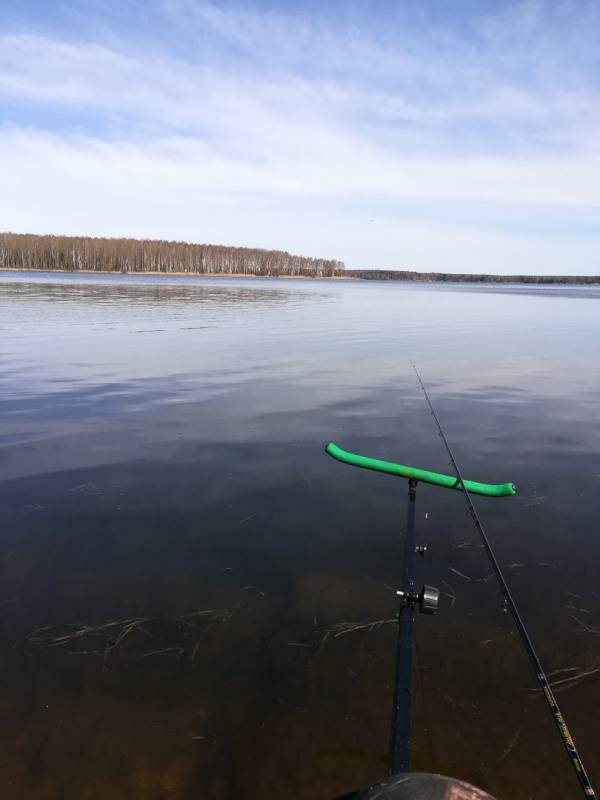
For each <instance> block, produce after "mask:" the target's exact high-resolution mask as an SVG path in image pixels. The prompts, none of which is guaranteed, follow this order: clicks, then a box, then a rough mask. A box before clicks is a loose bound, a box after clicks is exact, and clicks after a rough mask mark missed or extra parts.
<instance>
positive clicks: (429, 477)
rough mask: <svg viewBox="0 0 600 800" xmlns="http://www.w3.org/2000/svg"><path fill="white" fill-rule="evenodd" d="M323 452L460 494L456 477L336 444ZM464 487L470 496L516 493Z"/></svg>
mask: <svg viewBox="0 0 600 800" xmlns="http://www.w3.org/2000/svg"><path fill="white" fill-rule="evenodd" d="M325 452H326V453H327V454H328V455H330V456H331V457H332V458H335V459H337V461H341V462H342V463H344V464H350V465H351V466H353V467H362V468H363V469H372V470H375V472H386V473H387V474H388V475H399V476H400V477H401V478H409V479H410V478H412V480H415V481H422V482H423V483H432V484H434V485H435V486H444V487H445V488H446V489H457V490H458V491H459V492H462V486H461V483H460V481H459V480H458V478H457V477H455V476H453V475H442V474H441V473H440V472H430V471H429V470H427V469H419V468H418V467H405V466H404V465H403V464H394V463H393V462H392V461H381V460H380V459H378V458H369V457H368V456H359V455H357V454H356V453H349V452H347V451H346V450H342V448H341V447H338V446H337V444H334V443H333V442H329V444H328V445H326V447H325ZM465 487H466V489H467V491H468V492H469V493H470V494H482V495H485V496H486V497H511V496H512V495H515V494H516V493H517V490H516V489H515V485H514V483H478V482H477V481H468V480H466V479H465Z"/></svg>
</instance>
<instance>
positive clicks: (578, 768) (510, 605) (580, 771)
mask: <svg viewBox="0 0 600 800" xmlns="http://www.w3.org/2000/svg"><path fill="white" fill-rule="evenodd" d="M411 364H412V368H413V369H414V371H415V375H416V376H417V380H418V381H419V384H420V386H421V389H422V390H423V394H424V395H425V399H426V400H427V404H428V406H429V410H430V411H431V415H432V417H433V419H434V420H435V424H436V425H437V429H438V431H439V434H440V436H441V438H442V441H443V442H444V445H445V447H446V450H447V452H448V455H449V457H450V462H451V464H452V468H453V469H454V472H455V473H456V477H457V480H458V483H459V486H460V487H462V491H463V493H464V496H465V499H466V501H467V506H468V509H469V516H470V517H471V519H472V520H473V523H474V525H475V527H476V528H477V531H478V533H479V536H480V537H481V541H482V543H483V546H484V548H485V550H486V552H487V554H488V557H489V559H490V562H491V564H492V568H493V570H494V573H495V575H496V578H497V579H498V583H499V585H500V591H501V592H502V595H503V597H504V606H505V608H506V609H507V610H508V611H510V613H511V616H512V618H513V620H514V622H515V625H516V627H517V631H518V632H519V636H520V637H521V641H522V642H523V645H524V647H525V650H526V651H527V655H528V656H529V660H530V662H531V666H532V667H533V669H534V672H535V674H536V678H537V680H538V683H539V685H540V687H541V689H542V691H543V694H544V697H545V699H546V703H547V705H548V708H549V709H550V713H551V714H552V718H553V720H554V722H555V723H556V727H557V728H558V732H559V734H560V737H561V739H562V742H563V744H564V746H565V750H566V751H567V755H568V757H569V760H570V762H571V766H572V767H573V769H574V770H575V774H576V775H577V779H578V781H579V784H580V786H581V788H582V790H583V793H584V795H585V797H587V798H592V799H593V800H595V798H596V793H595V792H594V790H593V789H592V785H591V783H590V780H589V778H588V775H587V772H586V770H585V767H584V766H583V763H582V761H581V758H580V757H579V753H578V752H577V748H576V746H575V742H574V740H573V737H572V736H571V733H570V732H569V729H568V727H567V723H566V722H565V719H564V717H563V715H562V713H561V711H560V708H559V707H558V703H557V702H556V698H555V696H554V692H553V691H552V689H551V687H550V684H549V682H548V678H547V677H546V673H545V671H544V668H543V667H542V663H541V661H540V659H539V657H538V654H537V653H536V650H535V647H534V646H533V642H532V641H531V638H530V636H529V634H528V633H527V628H526V627H525V624H524V622H523V620H522V619H521V615H520V614H519V610H518V608H517V605H516V603H515V601H514V600H513V597H512V595H511V593H510V589H509V588H508V584H507V583H506V580H505V579H504V575H503V574H502V570H501V569H500V565H499V564H498V561H497V560H496V556H495V555H494V551H493V550H492V546H491V545H490V542H489V540H488V537H487V535H486V533H485V530H484V529H483V525H482V524H481V520H480V519H479V515H478V514H477V511H476V510H475V506H474V505H473V501H472V499H471V495H470V493H469V490H468V488H467V486H466V485H465V483H467V484H468V481H467V482H465V481H464V480H463V477H462V474H461V471H460V469H459V467H458V464H457V463H456V459H455V458H454V453H453V452H452V448H451V447H450V445H449V443H448V439H447V438H446V434H445V433H444V431H443V429H442V426H441V423H440V421H439V419H438V416H437V414H436V413H435V409H434V407H433V405H432V403H431V400H430V399H429V395H428V394H427V389H426V388H425V384H424V383H423V380H422V379H421V375H420V374H419V370H418V369H417V367H416V366H415V364H413V363H412V362H411Z"/></svg>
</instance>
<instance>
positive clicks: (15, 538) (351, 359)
mask: <svg viewBox="0 0 600 800" xmlns="http://www.w3.org/2000/svg"><path fill="white" fill-rule="evenodd" d="M0 336H1V339H0V365H1V370H0V389H1V391H0V406H1V420H2V422H1V426H0V566H1V572H0V580H1V583H0V586H1V594H0V636H1V648H0V653H1V657H0V676H1V685H2V691H1V692H0V703H1V708H0V753H1V754H2V757H1V758H0V780H1V783H2V786H3V787H4V788H3V794H4V796H5V797H7V798H8V797H10V798H36V800H40V799H46V798H53V799H54V798H57V799H58V798H82V799H84V800H88V799H89V800H92V799H94V800H95V798H102V800H112V798H115V799H116V798H119V799H121V798H123V800H125V798H127V800H132V799H133V800H136V799H137V798H140V800H142V799H143V800H147V799H148V798H151V799H152V800H154V798H178V799H179V798H186V799H187V798H190V800H191V798H211V799H212V798H215V800H221V799H225V798H241V797H244V798H250V799H252V798H286V800H292V799H294V800H308V798H311V800H314V799H315V798H317V799H318V798H332V797H334V796H335V795H338V794H341V793H342V792H345V791H349V790H351V789H352V788H357V787H358V786H361V785H366V784H368V783H370V782H372V781H375V780H377V779H379V778H382V777H383V776H384V775H385V773H386V764H387V751H388V738H389V719H390V709H391V700H392V679H393V669H394V657H395V636H396V630H395V627H394V625H393V624H383V625H381V626H380V627H379V628H378V629H376V630H369V629H363V630H358V631H355V632H349V633H346V634H344V635H340V636H337V637H336V636H335V635H334V633H332V632H331V629H333V630H334V631H335V630H339V629H338V628H336V626H340V625H342V624H343V623H350V622H355V623H367V622H371V621H375V620H382V619H383V620H389V619H393V617H394V615H395V613H396V611H397V598H396V596H395V589H396V588H398V586H399V580H400V554H401V546H402V538H401V531H402V529H403V526H404V517H405V512H406V483H405V482H404V481H402V480H400V479H395V478H393V477H390V476H384V475H381V474H376V473H370V472H364V471H360V470H356V469H352V468H350V467H347V466H344V465H342V464H339V463H337V462H335V461H332V460H331V459H330V458H328V457H327V456H326V455H325V454H324V452H323V444H324V443H325V442H326V441H329V440H333V441H336V442H337V443H338V444H340V445H341V446H342V447H345V448H347V449H350V450H354V451H357V452H360V453H365V454H368V455H372V456H378V457H381V458H388V459H391V460H396V461H400V462H402V463H407V464H411V465H415V466H422V467H425V468H429V469H434V470H438V471H442V472H448V471H450V470H449V467H448V458H447V455H446V453H445V451H444V449H443V445H442V442H441V440H440V438H439V436H438V435H437V432H436V429H435V427H434V424H433V421H432V418H431V416H430V414H429V410H428V408H427V406H426V403H425V400H424V397H423V395H422V393H421V391H420V389H419V387H418V385H417V383H416V380H415V376H414V373H413V371H412V368H411V365H410V362H411V360H412V361H414V362H415V363H416V364H417V365H418V367H419V369H420V371H421V373H422V376H423V378H424V380H425V383H426V385H427V386H428V388H429V391H430V395H431V397H432V400H433V403H434V405H435V407H436V409H437V411H438V414H439V416H440V419H441V422H442V424H443V425H444V427H445V430H446V434H447V436H448V438H449V440H450V442H451V444H452V445H453V446H454V450H455V455H456V457H457V460H458V462H459V464H460V466H461V469H462V471H463V474H464V475H465V477H467V478H472V479H475V480H482V481H490V482H504V481H514V482H515V483H516V484H517V487H518V495H517V496H516V497H514V498H501V499H488V498H476V505H477V508H478V511H479V513H480V515H481V517H482V520H483V522H484V525H485V526H486V529H487V533H488V536H489V538H490V539H491V541H492V543H493V545H494V547H495V549H496V551H497V555H498V559H499V561H500V563H501V565H502V567H503V568H504V570H505V572H506V576H507V578H508V580H509V582H510V585H511V588H512V590H513V592H514V595H515V599H516V601H517V603H518V604H519V607H520V610H521V613H522V616H523V617H524V619H525V622H526V624H527V626H528V628H529V631H530V633H531V635H532V638H533V639H534V642H535V643H536V646H537V647H538V650H539V653H540V656H541V658H542V661H543V663H544V665H545V667H546V670H547V671H548V672H553V671H555V670H563V671H562V672H558V673H556V674H555V675H554V678H555V679H556V680H561V679H563V678H565V677H570V676H573V675H574V674H577V673H579V672H581V671H586V672H590V673H591V674H590V675H588V676H587V677H584V678H583V679H582V680H581V682H579V683H576V685H573V686H571V685H570V684H569V683H567V684H566V685H565V684H561V687H560V688H562V691H559V692H558V695H557V696H558V698H559V701H560V702H561V705H562V710H563V712H564V714H565V716H566V718H567V720H568V722H569V725H570V727H571V731H572V733H573V735H574V737H575V740H576V742H577V744H578V746H579V748H580V751H581V755H582V757H583V760H584V762H585V763H586V766H587V768H588V770H589V772H590V775H591V778H592V782H593V783H594V782H595V784H596V785H597V786H598V785H600V748H599V747H598V742H599V741H600V715H599V714H598V707H599V703H600V672H599V673H594V670H595V669H597V668H598V667H600V633H599V631H600V536H599V522H598V520H599V506H600V411H599V402H598V398H599V394H600V359H599V358H598V355H599V350H600V348H599V345H600V289H598V288H577V287H569V288H561V287H553V288H543V289H541V288H535V287H527V288H524V287H517V286H512V287H511V286H499V287H466V286H459V285H456V286H450V285H448V286H427V285H403V284H388V283H360V282H353V281H329V282H326V281H283V280H267V279H264V280H243V279H229V280H226V279H223V280H216V279H205V278H169V279H166V278H162V279H161V278H151V277H137V278H132V277H128V276H110V277H109V276H91V275H87V276H86V275H81V276H78V277H76V278H75V277H70V276H67V275H64V276H57V275H48V274H42V273H36V274H33V273H29V274H18V273H8V272H4V273H1V275H0ZM417 535H418V539H419V540H420V541H424V542H426V543H427V545H428V555H427V557H426V558H425V559H424V560H420V559H419V563H418V570H419V580H420V581H423V582H426V583H430V584H433V585H435V586H438V587H439V588H440V589H441V590H442V592H444V593H445V594H443V595H442V598H441V608H440V612H439V614H438V615H436V616H435V617H425V616H420V615H418V616H417V619H416V623H415V627H416V655H417V663H416V669H415V694H414V717H413V736H414V739H413V762H414V767H415V768H416V769H421V770H428V771H434V772H442V773H446V774H450V775H453V776H455V777H460V778H463V779H466V780H470V781H472V782H473V783H475V784H478V785H479V786H481V787H482V788H484V789H487V790H488V791H490V792H492V793H494V794H496V795H497V796H498V797H499V798H512V799H513V800H520V799H521V798H522V799H523V800H526V799H527V798H535V799H536V800H540V799H542V798H556V797H558V796H560V797H562V798H567V797H574V798H575V797H577V796H578V785H577V782H576V780H575V778H574V776H573V775H572V773H571V768H570V766H569V763H568V760H567V758H566V756H565V754H564V752H563V749H562V744H561V742H560V739H559V737H558V734H557V732H556V731H555V729H554V725H553V722H552V720H551V717H550V715H549V713H548V710H547V708H546V706H545V704H544V702H543V699H542V698H541V697H540V695H539V692H536V691H535V687H536V682H535V677H534V675H533V674H532V672H531V669H530V667H529V662H528V661H527V658H526V656H525V654H524V652H523V650H522V647H521V645H520V642H519V640H518V637H517V635H516V633H515V631H514V629H513V627H512V624H511V620H510V618H509V616H508V615H507V614H506V613H504V612H503V609H502V603H501V597H500V592H499V589H498V586H497V584H496V581H495V579H493V578H490V577H489V574H490V572H491V569H490V566H489V563H488V561H487V559H486V555H485V552H484V551H483V550H482V549H481V547H480V546H479V542H478V539H477V534H476V532H475V531H474V529H473V528H472V526H471V525H470V521H469V519H468V518H467V517H466V516H465V505H464V499H463V498H462V497H461V496H460V494H458V493H455V492H447V491H443V490H441V489H439V488H436V487H433V486H425V485H420V486H419V488H418V490H417ZM328 631H329V633H328ZM567 670H572V671H571V672H569V671H567ZM565 687H566V688H565Z"/></svg>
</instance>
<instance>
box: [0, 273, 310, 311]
mask: <svg viewBox="0 0 600 800" xmlns="http://www.w3.org/2000/svg"><path fill="white" fill-rule="evenodd" d="M43 280H44V279H43V276H42V275H40V276H39V281H40V282H38V281H37V280H36V281H35V282H33V281H32V282H20V281H18V280H15V281H14V282H13V281H11V282H7V283H1V284H0V294H1V295H2V296H3V297H4V298H6V299H13V300H26V301H31V302H44V303H45V302H48V301H50V302H55V303H56V302H69V301H91V302H94V303H107V304H115V303H121V302H123V303H127V304H128V305H131V304H136V305H149V304H150V305H153V304H154V305H161V306H165V305H169V304H177V303H180V302H182V301H185V302H186V303H205V304H207V305H211V306H236V305H244V306H252V307H256V306H284V305H287V304H288V303H290V302H293V303H294V304H298V303H301V302H302V301H303V299H306V300H309V299H310V300H312V301H314V300H315V298H316V297H318V296H319V295H322V296H324V293H321V292H318V291H316V290H315V289H316V287H315V285H313V284H311V290H310V292H307V291H298V290H297V289H285V288H282V287H280V286H278V287H277V288H267V287H264V286H259V285H256V286H222V285H220V286H214V285H209V286H207V285H204V286H203V285H200V283H197V284H196V285H190V284H189V283H186V284H180V285H174V284H172V283H171V284H169V283H165V284H162V285H161V284H160V283H142V282H141V281H140V282H138V280H137V279H135V278H132V279H129V280H128V279H125V280H128V282H127V283H113V282H112V281H113V280H114V279H112V278H109V279H108V280H102V281H98V279H97V278H94V277H91V278H89V279H88V278H87V276H86V277H85V278H84V279H83V280H81V279H80V278H79V277H78V278H77V279H76V280H77V282H69V279H68V278H65V279H59V281H57V282H52V283H44V282H43ZM156 280H160V279H156ZM198 280H200V279H198Z"/></svg>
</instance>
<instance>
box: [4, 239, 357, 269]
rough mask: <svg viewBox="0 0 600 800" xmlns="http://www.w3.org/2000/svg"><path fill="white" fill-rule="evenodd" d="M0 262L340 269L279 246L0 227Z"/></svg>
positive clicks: (28, 265) (84, 266) (114, 266)
mask: <svg viewBox="0 0 600 800" xmlns="http://www.w3.org/2000/svg"><path fill="white" fill-rule="evenodd" d="M0 266H1V267H4V268H7V269H24V270H27V269H42V270H66V271H69V272H71V271H77V270H90V271H92V272H162V273H177V272H182V273H190V274H192V273H193V274H202V275H222V274H228V275H233V274H236V275H265V276H268V275H273V276H275V275H286V276H294V277H298V276H301V277H310V278H330V277H334V276H336V275H339V274H340V273H342V272H343V270H344V264H343V263H342V262H341V261H335V260H333V259H325V258H306V257H304V256H295V255H291V254H290V253H286V252H284V251H282V250H262V249H258V248H249V247H227V246H225V245H214V244H188V243H187V242H169V241H155V240H150V239H106V238H96V237H91V236H49V235H48V236H45V235H44V236H38V235H35V234H29V233H0Z"/></svg>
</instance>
